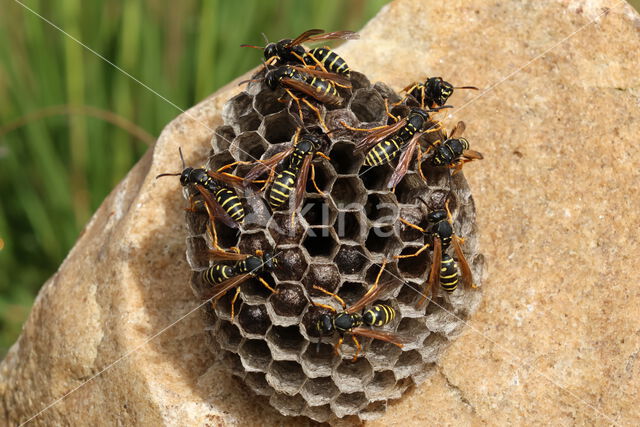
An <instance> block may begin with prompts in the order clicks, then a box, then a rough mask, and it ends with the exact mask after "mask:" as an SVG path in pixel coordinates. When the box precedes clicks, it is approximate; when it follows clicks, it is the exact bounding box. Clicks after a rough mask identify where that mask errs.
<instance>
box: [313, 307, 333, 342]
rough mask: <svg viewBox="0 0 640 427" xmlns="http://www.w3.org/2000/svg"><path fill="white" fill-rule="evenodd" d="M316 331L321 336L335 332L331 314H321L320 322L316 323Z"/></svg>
mask: <svg viewBox="0 0 640 427" xmlns="http://www.w3.org/2000/svg"><path fill="white" fill-rule="evenodd" d="M316 331H317V332H318V334H320V335H321V336H322V335H331V334H332V333H333V331H334V328H333V321H332V317H331V315H330V314H327V313H325V314H323V315H322V316H320V319H318V322H317V323H316Z"/></svg>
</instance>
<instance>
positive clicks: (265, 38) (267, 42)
mask: <svg viewBox="0 0 640 427" xmlns="http://www.w3.org/2000/svg"><path fill="white" fill-rule="evenodd" d="M260 34H262V38H263V39H264V43H265V46H266V45H268V44H269V39H268V38H267V35H266V34H265V33H260Z"/></svg>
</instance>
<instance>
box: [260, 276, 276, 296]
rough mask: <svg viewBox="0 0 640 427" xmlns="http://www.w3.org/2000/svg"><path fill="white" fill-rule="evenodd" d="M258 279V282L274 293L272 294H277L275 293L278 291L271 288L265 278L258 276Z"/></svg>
mask: <svg viewBox="0 0 640 427" xmlns="http://www.w3.org/2000/svg"><path fill="white" fill-rule="evenodd" d="M258 281H259V282H260V283H262V285H263V286H264V287H265V288H267V289H269V290H270V291H271V292H272V293H274V294H277V293H278V291H276V290H275V289H273V288H272V287H271V286H270V285H269V284H268V283H267V281H266V280H264V279H263V278H262V277H260V276H258Z"/></svg>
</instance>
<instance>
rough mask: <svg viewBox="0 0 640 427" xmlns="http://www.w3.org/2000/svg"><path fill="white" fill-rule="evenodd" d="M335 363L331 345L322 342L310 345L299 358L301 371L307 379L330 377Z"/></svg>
mask: <svg viewBox="0 0 640 427" xmlns="http://www.w3.org/2000/svg"><path fill="white" fill-rule="evenodd" d="M313 325H315V323H313ZM312 328H313V329H315V327H313V326H312ZM326 339H327V338H325V340H326ZM337 363H339V358H338V356H337V355H336V353H335V351H333V345H331V344H327V343H324V342H317V343H311V344H310V345H309V346H308V347H307V349H306V350H305V352H304V354H303V355H302V357H301V358H300V364H301V365H302V369H303V371H304V372H305V374H306V375H307V376H308V377H309V378H316V377H328V376H330V375H331V372H332V370H333V367H334V366H335V365H336V364H337Z"/></svg>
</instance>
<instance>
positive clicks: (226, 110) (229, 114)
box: [222, 92, 253, 123]
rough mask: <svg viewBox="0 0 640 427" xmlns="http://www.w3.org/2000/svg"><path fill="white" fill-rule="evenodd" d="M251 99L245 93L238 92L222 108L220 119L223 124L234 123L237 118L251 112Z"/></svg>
mask: <svg viewBox="0 0 640 427" xmlns="http://www.w3.org/2000/svg"><path fill="white" fill-rule="evenodd" d="M252 101H253V97H251V96H250V95H249V94H248V93H247V92H240V93H239V94H237V95H236V96H234V97H233V98H231V99H230V100H228V101H227V102H225V104H224V106H223V107H222V117H223V119H224V122H225V123H234V122H236V121H237V118H238V117H242V116H244V115H246V114H249V113H251V112H252V111H253V108H252V107H251V102H252Z"/></svg>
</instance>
